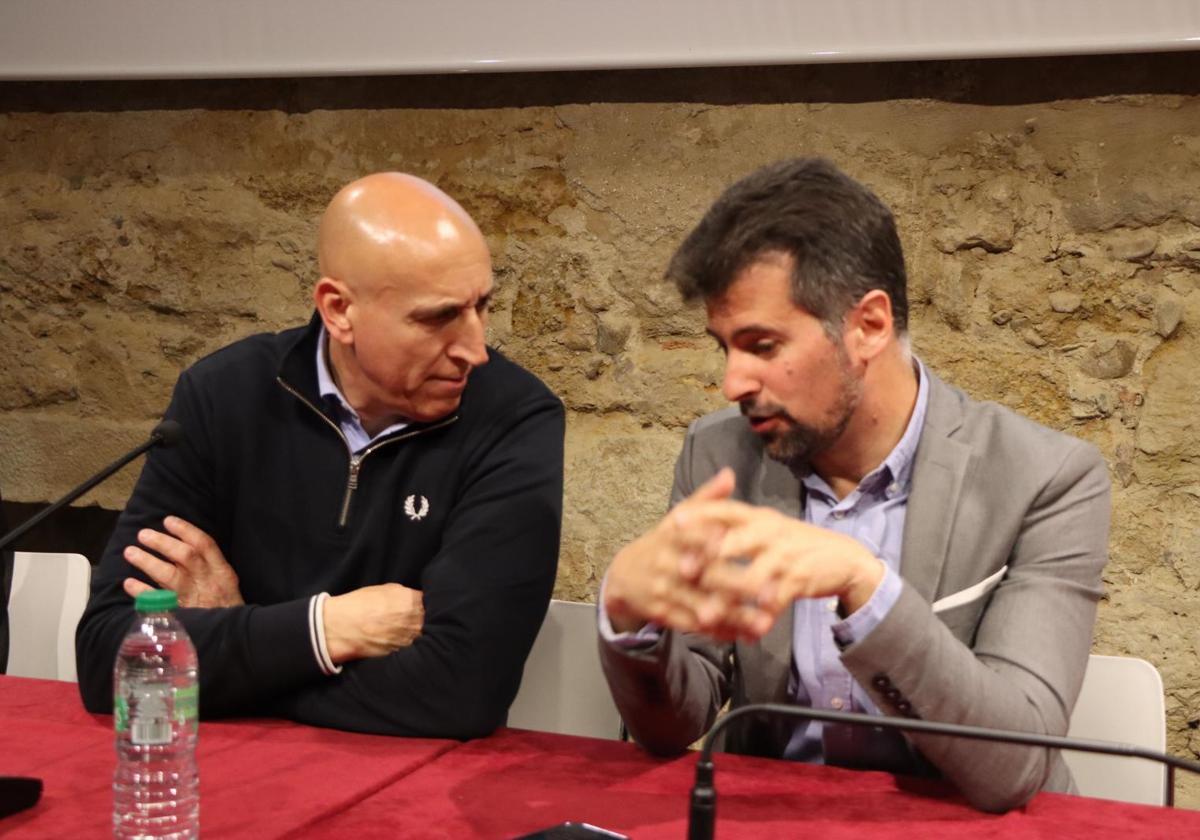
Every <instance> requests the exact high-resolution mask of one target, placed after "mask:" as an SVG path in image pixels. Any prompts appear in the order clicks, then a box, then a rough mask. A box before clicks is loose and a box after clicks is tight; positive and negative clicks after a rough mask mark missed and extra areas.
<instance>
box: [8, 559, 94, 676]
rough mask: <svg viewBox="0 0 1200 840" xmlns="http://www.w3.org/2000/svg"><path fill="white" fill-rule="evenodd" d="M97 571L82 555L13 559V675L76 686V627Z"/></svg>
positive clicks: (10, 601) (10, 658)
mask: <svg viewBox="0 0 1200 840" xmlns="http://www.w3.org/2000/svg"><path fill="white" fill-rule="evenodd" d="M91 579H92V566H91V564H90V563H88V561H87V558H86V557H84V556H83V555H82V554H42V553H34V552H28V551H17V552H14V553H13V578H12V592H11V593H10V594H9V597H8V673H9V674H10V675H12V676H15V677H41V678H43V679H49V680H64V681H66V682H75V681H76V680H77V679H78V677H77V676H76V673H75V625H77V624H78V623H79V618H80V616H82V615H83V608H84V607H85V606H86V605H87V599H88V586H89V584H90V583H91Z"/></svg>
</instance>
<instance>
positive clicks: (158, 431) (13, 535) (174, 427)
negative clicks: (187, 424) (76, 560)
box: [0, 420, 183, 550]
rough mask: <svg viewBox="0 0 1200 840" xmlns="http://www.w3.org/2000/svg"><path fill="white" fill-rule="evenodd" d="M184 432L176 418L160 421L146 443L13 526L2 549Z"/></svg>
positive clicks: (3, 539) (1, 539)
mask: <svg viewBox="0 0 1200 840" xmlns="http://www.w3.org/2000/svg"><path fill="white" fill-rule="evenodd" d="M182 434H183V431H182V429H181V427H180V425H179V424H178V423H176V422H175V421H174V420H163V421H162V422H161V423H159V424H158V425H157V426H155V427H154V431H152V432H151V433H150V439H149V440H147V441H146V442H145V443H143V444H142V445H141V446H139V447H137V448H136V449H134V450H132V451H130V452H127V453H126V454H124V455H122V456H121V457H120V458H118V459H117V460H115V461H113V462H112V463H111V464H109V465H108V466H107V467H105V468H104V469H102V470H100V472H98V473H96V474H95V475H94V476H92V477H91V478H89V479H88V480H87V481H85V482H84V483H83V484H80V485H79V486H78V487H76V488H75V489H74V490H72V491H71V492H70V493H68V494H67V495H65V496H63V497H62V498H61V499H59V500H58V501H57V502H55V503H54V504H52V505H50V506H49V507H47V508H45V509H44V510H41V511H39V512H38V514H37V515H36V516H33V517H30V518H29V519H27V520H25V521H24V522H22V523H21V524H20V525H18V526H17V527H16V528H13V529H12V530H11V531H9V532H8V533H7V534H5V535H4V536H3V537H0V550H2V549H5V548H8V547H9V546H10V545H12V544H13V543H14V542H16V541H17V540H18V539H19V538H20V537H22V536H24V535H25V534H26V533H27V532H29V531H30V530H32V529H33V528H35V527H36V526H37V525H38V524H40V523H41V521H42V520H43V519H45V518H46V517H47V516H50V515H51V514H52V513H54V512H55V511H57V510H59V509H60V508H62V507H64V506H65V505H69V504H70V503H71V502H73V501H75V500H76V499H78V498H79V497H80V496H82V495H83V494H84V493H86V492H87V491H89V490H91V489H92V488H93V487H95V486H96V485H97V484H99V483H100V482H102V481H104V479H106V478H108V477H109V476H110V475H112V474H113V473H115V472H116V471H117V470H119V469H121V467H123V466H125V465H126V464H128V463H129V462H130V461H132V460H133V459H134V458H136V457H138V456H139V455H141V454H142V453H143V452H145V451H146V450H148V449H152V448H154V447H155V446H158V445H159V444H161V445H163V446H173V445H174V444H175V443H177V442H178V441H179V439H180V437H181V436H182Z"/></svg>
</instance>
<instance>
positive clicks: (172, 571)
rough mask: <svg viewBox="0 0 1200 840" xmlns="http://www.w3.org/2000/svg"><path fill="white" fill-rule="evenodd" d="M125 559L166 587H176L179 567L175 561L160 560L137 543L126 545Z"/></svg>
mask: <svg viewBox="0 0 1200 840" xmlns="http://www.w3.org/2000/svg"><path fill="white" fill-rule="evenodd" d="M125 560H126V561H127V562H128V563H129V565H131V566H133V567H134V568H135V569H138V570H139V571H141V572H143V573H144V574H145V575H146V576H147V577H148V578H150V579H151V580H152V581H154V582H155V583H157V584H158V585H159V586H161V587H163V588H164V589H175V588H176V586H175V581H176V580H177V578H178V576H179V568H178V567H177V566H176V565H175V564H174V563H168V562H166V561H165V560H160V559H159V558H158V557H155V556H154V555H153V554H151V553H150V552H148V551H145V550H143V549H141V548H138V547H137V546H136V545H128V546H125Z"/></svg>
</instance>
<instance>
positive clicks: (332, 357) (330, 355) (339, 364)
mask: <svg viewBox="0 0 1200 840" xmlns="http://www.w3.org/2000/svg"><path fill="white" fill-rule="evenodd" d="M325 364H326V365H327V366H328V367H329V375H330V376H331V377H332V378H333V384H334V385H336V386H337V389H338V390H339V391H340V392H341V394H342V397H343V398H344V399H345V400H346V402H347V404H349V406H350V408H351V409H353V410H354V413H355V414H357V415H358V422H359V423H361V424H362V427H363V431H365V432H366V433H367V434H368V435H370V436H371V437H374V436H375V435H377V434H379V433H380V432H382V431H383V430H384V429H386V428H387V427H388V426H391V425H392V424H394V423H398V422H399V421H400V420H401V419H403V418H401V417H400V416H399V415H398V414H394V413H388V412H385V411H372V409H371V402H370V400H369V399H368V398H367V396H366V388H365V387H362V386H363V383H362V382H361V376H359V375H358V367H357V366H356V365H355V364H354V361H353V359H352V358H350V357H349V351H347V349H346V347H345V346H344V345H342V344H340V343H338V342H336V341H332V340H329V339H328V338H327V339H326V342H325Z"/></svg>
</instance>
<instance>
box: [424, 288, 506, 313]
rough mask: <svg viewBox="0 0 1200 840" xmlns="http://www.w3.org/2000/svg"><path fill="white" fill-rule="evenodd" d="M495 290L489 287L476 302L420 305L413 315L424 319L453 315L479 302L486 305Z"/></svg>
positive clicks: (446, 302)
mask: <svg viewBox="0 0 1200 840" xmlns="http://www.w3.org/2000/svg"><path fill="white" fill-rule="evenodd" d="M494 291H495V289H494V288H492V289H488V290H487V292H485V293H484V294H482V295H480V296H479V297H478V299H476V300H475V302H474V303H472V302H470V301H467V302H466V303H459V302H457V301H445V302H442V303H434V304H430V305H429V306H420V307H417V308H416V309H414V310H413V311H412V313H411V317H412V318H415V319H417V320H418V321H423V320H426V319H429V318H443V317H448V316H450V315H453V314H454V313H455V312H459V311H460V310H463V309H466V308H467V307H468V306H478V305H479V304H485V305H486V304H487V303H488V302H489V301H491V299H492V292H494Z"/></svg>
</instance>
